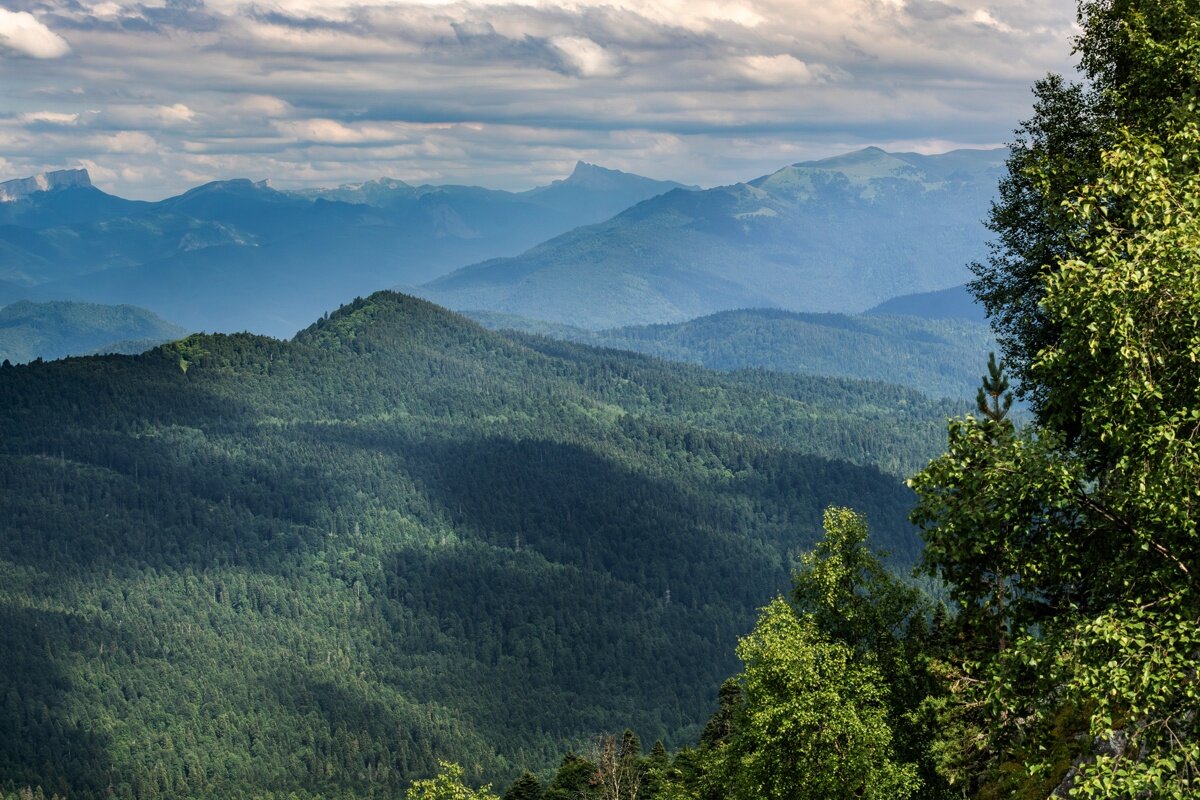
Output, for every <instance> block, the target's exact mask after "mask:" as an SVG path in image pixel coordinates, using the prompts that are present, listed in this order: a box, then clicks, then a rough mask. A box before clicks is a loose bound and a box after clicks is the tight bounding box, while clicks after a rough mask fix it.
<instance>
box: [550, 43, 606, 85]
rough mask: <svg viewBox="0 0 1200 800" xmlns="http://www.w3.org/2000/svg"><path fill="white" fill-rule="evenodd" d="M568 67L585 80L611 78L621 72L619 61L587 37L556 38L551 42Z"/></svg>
mask: <svg viewBox="0 0 1200 800" xmlns="http://www.w3.org/2000/svg"><path fill="white" fill-rule="evenodd" d="M550 44H551V45H552V46H553V47H554V49H556V50H558V52H559V53H561V54H562V58H563V62H564V63H565V64H566V65H567V67H568V68H569V69H570V70H571V71H572V72H574V73H575V74H576V75H579V76H580V77H583V78H595V77H611V76H613V75H616V74H618V73H619V72H620V67H619V65H618V64H617V60H616V59H615V58H614V57H613V56H612V54H611V53H609V52H608V51H607V50H605V49H604V48H603V47H601V46H600V45H598V44H596V43H595V42H593V41H592V40H591V39H589V38H587V37H586V36H556V37H554V38H553V39H551V40H550Z"/></svg>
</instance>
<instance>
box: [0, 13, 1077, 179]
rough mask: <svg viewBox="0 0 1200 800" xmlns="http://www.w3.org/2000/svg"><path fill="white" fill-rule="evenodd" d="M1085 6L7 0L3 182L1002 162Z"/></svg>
mask: <svg viewBox="0 0 1200 800" xmlns="http://www.w3.org/2000/svg"><path fill="white" fill-rule="evenodd" d="M1074 11H1075V3H1074V0H994V2H981V0H745V1H744V2H725V1H724V0H608V2H588V1H587V0H515V1H513V0H509V1H506V2H497V1H496V0H475V1H474V2H457V1H456V0H449V1H446V2H443V1H442V0H367V1H366V2H356V1H355V0H332V2H316V1H315V0H277V1H276V2H241V1H240V0H166V2H148V3H129V2H118V0H104V2H98V3H92V2H79V1H78V0H0V180H4V179H8V178H16V177H23V176H27V175H31V174H34V173H37V172H40V171H43V170H47V169H57V168H67V167H86V168H87V169H88V170H89V171H90V173H91V176H92V179H93V181H94V182H95V183H96V184H97V185H98V186H100V187H101V188H103V189H105V190H106V191H110V192H113V193H116V194H120V195H122V196H125V197H133V198H142V199H157V198H162V197H166V196H169V195H172V194H176V193H179V192H181V191H183V190H185V189H187V188H189V187H191V186H195V185H197V184H199V183H203V182H206V181H210V180H218V179H225V178H233V177H246V178H251V179H253V180H262V179H268V180H270V181H271V183H272V185H274V186H277V187H279V188H299V187H306V186H333V185H338V184H342V183H348V182H357V181H362V180H366V179H370V178H375V177H379V176H388V177H394V178H400V179H402V180H406V181H409V182H410V183H465V184H475V185H481V186H488V187H493V188H501V189H512V190H520V189H526V188H530V187H533V186H536V185H541V184H545V183H548V182H549V181H551V180H554V179H557V178H562V177H564V176H566V175H567V174H569V173H570V171H571V169H572V167H573V166H574V164H575V162H576V161H577V160H584V161H588V162H591V163H596V164H601V165H603V166H607V167H611V168H614V169H622V170H626V171H629V172H636V173H638V174H642V175H648V176H650V177H654V178H663V179H674V180H679V181H682V182H685V183H689V184H700V185H704V186H713V185H719V184H727V183H733V182H736V181H739V180H749V179H751V178H754V177H756V176H758V175H762V174H766V173H769V172H773V171H774V170H776V169H778V168H780V167H782V166H784V165H786V164H790V163H794V162H796V161H802V160H808V159H813V158H821V157H825V156H830V155H836V154H838V153H842V152H847V151H850V150H855V149H859V148H861V147H865V146H868V145H876V146H880V147H883V148H885V149H888V150H915V151H919V152H925V153H934V152H943V151H946V150H950V149H954V148H957V147H995V146H999V145H1002V144H1003V143H1004V142H1006V141H1008V140H1009V138H1011V131H1012V129H1013V128H1014V127H1015V126H1016V125H1017V124H1018V123H1019V121H1020V120H1021V119H1022V118H1024V117H1026V116H1028V113H1029V109H1030V99H1031V95H1030V85H1031V84H1032V83H1033V81H1035V80H1036V79H1037V78H1039V77H1041V76H1042V75H1045V74H1046V73H1047V72H1066V73H1070V72H1071V71H1072V68H1073V63H1074V62H1073V59H1072V57H1071V52H1070V51H1071V39H1072V37H1073V36H1074V35H1075V33H1076V32H1077V28H1076V26H1075V13H1074Z"/></svg>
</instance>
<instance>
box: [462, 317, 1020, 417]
mask: <svg viewBox="0 0 1200 800" xmlns="http://www.w3.org/2000/svg"><path fill="white" fill-rule="evenodd" d="M914 310H919V309H917V308H914ZM470 316H471V317H472V318H473V319H475V320H476V321H478V322H479V323H480V324H482V325H485V326H487V327H489V328H493V329H499V330H503V329H512V330H519V331H525V332H529V333H536V334H540V335H543V336H550V337H553V338H555V339H565V340H568V341H572V342H580V343H582V344H588V345H593V346H596V347H610V348H616V349H618V350H633V351H635V352H638V353H646V354H648V355H653V356H658V357H659V358H664V359H669V360H671V361H687V362H691V363H694V364H701V365H703V366H705V367H708V368H709V369H719V370H740V369H766V370H773V371H777V372H789V373H801V374H806V375H825V376H831V377H838V378H854V379H858V380H873V381H883V382H886V383H895V384H900V385H901V386H906V387H908V388H910V389H915V390H917V391H920V392H924V393H925V394H927V395H929V396H931V397H970V396H971V395H972V394H973V393H974V392H975V390H976V388H978V385H979V372H980V369H981V368H980V357H981V354H986V353H987V352H989V351H993V350H996V349H997V346H996V341H995V338H994V336H993V335H992V332H991V330H990V329H989V328H988V327H987V326H986V325H984V324H981V323H980V322H978V321H976V320H973V319H969V318H967V319H963V318H955V317H954V316H950V315H946V316H941V317H936V318H928V317H925V316H923V315H920V314H916V315H900V314H881V313H874V312H872V313H870V314H853V315H851V314H806V313H798V312H794V311H783V310H780V309H741V310H736V311H720V312H718V313H716V314H710V315H708V316H704V317H698V318H697V319H692V320H688V321H687V322H678V323H675V324H671V325H633V326H629V327H624V328H609V329H607V330H602V331H591V330H587V329H585V328H579V327H576V326H573V325H561V324H558V323H553V322H544V321H541V320H534V319H530V318H528V317H518V316H514V315H511V314H498V313H495V312H490V311H477V312H473V313H471V314H470Z"/></svg>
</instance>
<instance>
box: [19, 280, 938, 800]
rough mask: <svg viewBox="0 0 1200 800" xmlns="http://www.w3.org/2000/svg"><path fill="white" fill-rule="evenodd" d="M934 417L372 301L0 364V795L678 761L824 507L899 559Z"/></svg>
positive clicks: (382, 298) (147, 792)
mask: <svg viewBox="0 0 1200 800" xmlns="http://www.w3.org/2000/svg"><path fill="white" fill-rule="evenodd" d="M954 410H955V409H954V408H953V407H951V406H948V405H945V404H935V403H931V402H930V401H927V400H924V399H923V398H922V397H921V396H920V395H918V394H916V393H913V392H909V391H906V390H903V389H900V388H897V387H889V386H882V385H877V384H858V383H854V382H848V381H832V380H822V379H816V378H811V377H805V376H786V375H778V374H773V373H763V372H746V373H736V374H732V375H722V374H717V373H710V372H706V371H704V370H702V369H700V368H696V367H689V366H683V365H669V364H666V363H664V362H658V361H655V360H653V359H649V358H646V357H643V356H636V355H632V354H622V353H616V352H611V351H599V350H594V349H590V348H587V347H583V346H579V345H573V344H566V343H559V342H554V341H551V340H547V339H540V338H537V337H528V336H523V335H516V334H513V335H501V334H497V333H491V332H488V331H485V330H484V329H482V328H480V327H478V326H477V325H475V324H473V323H470V322H468V321H467V320H465V319H463V318H462V317H459V316H457V315H453V314H450V313H448V312H445V311H444V310H441V309H438V308H437V307H435V306H432V305H429V304H427V303H425V302H423V301H418V300H415V299H412V298H408V297H404V296H402V295H396V294H389V293H381V294H378V295H375V296H372V297H371V298H369V299H367V300H361V301H357V302H355V303H354V304H352V305H350V306H347V307H345V308H343V309H341V310H340V311H338V312H336V313H335V314H333V315H331V316H329V317H328V318H326V319H322V320H321V321H319V322H318V323H317V324H315V325H313V326H312V327H310V328H308V329H306V330H305V331H303V332H302V333H301V334H299V335H298V336H297V337H296V338H295V340H294V341H290V342H283V341H277V340H273V339H267V338H262V337H255V336H251V335H246V334H241V335H234V336H225V335H208V336H192V337H189V338H187V339H184V340H182V341H180V342H177V343H174V344H170V345H166V346H163V347H160V348H158V349H156V350H154V351H151V352H150V353H147V354H145V355H143V356H137V357H123V356H108V357H92V358H73V359H67V360H64V361H59V362H53V363H45V364H34V365H28V366H18V367H7V368H4V369H3V371H2V372H0V507H3V508H4V509H5V521H4V533H5V535H4V536H3V537H0V548H2V550H0V614H2V615H3V620H2V624H0V665H3V668H2V669H0V718H2V719H3V720H4V722H3V729H4V730H5V731H6V732H7V734H8V735H6V736H4V737H3V738H2V739H0V776H3V780H4V782H5V785H4V786H3V787H0V789H12V790H15V789H17V788H19V787H21V786H26V785H32V786H38V785H40V786H42V787H44V789H45V790H46V791H48V792H54V791H56V792H59V793H60V794H66V795H69V796H70V797H79V798H92V797H102V796H107V795H108V794H110V793H111V794H114V795H115V796H119V797H138V798H151V797H180V796H188V797H237V796H264V795H268V794H271V793H278V794H280V795H283V794H287V793H288V792H297V793H299V794H302V795H304V794H310V793H323V794H337V793H340V792H352V793H354V795H355V796H394V795H395V794H396V792H397V791H400V790H401V789H402V788H403V786H404V785H406V784H407V783H408V782H409V781H410V780H411V779H413V778H414V777H418V776H420V775H423V774H428V773H430V772H432V771H433V769H434V768H435V766H436V759H437V758H453V759H456V760H459V761H461V762H462V763H464V764H467V765H469V766H468V775H469V777H470V778H471V779H472V780H480V779H483V778H485V777H491V778H495V779H504V780H508V779H511V778H513V777H515V776H516V774H517V770H518V768H519V767H525V766H538V767H541V768H545V767H549V766H551V765H552V764H553V763H555V762H557V760H558V755H559V753H560V752H561V748H562V747H563V746H564V743H570V742H582V741H584V740H586V739H587V738H589V737H590V736H591V735H592V734H594V733H595V732H596V731H598V730H603V729H606V728H613V727H615V726H624V725H627V724H628V725H632V726H634V727H635V728H636V729H637V730H638V731H639V732H641V734H642V735H643V736H644V737H646V738H647V739H648V740H652V739H654V738H663V739H664V740H665V741H667V743H668V744H677V743H682V742H686V741H689V740H691V739H693V738H694V737H695V735H696V734H697V733H698V732H699V730H700V727H701V726H702V724H703V723H704V721H705V720H706V719H707V717H708V715H709V714H710V712H711V711H712V710H713V708H714V704H715V702H716V697H715V692H716V687H717V686H718V685H719V684H720V682H721V680H722V678H723V677H724V676H725V675H727V674H729V673H730V672H731V670H732V668H733V666H734V662H733V650H732V647H733V644H734V642H735V640H736V637H737V636H738V635H739V634H742V633H744V632H745V631H746V630H748V629H749V626H750V625H751V623H752V621H753V618H754V610H755V609H756V608H757V607H758V606H759V605H761V604H762V602H763V601H764V599H765V598H767V597H769V596H770V595H771V594H772V593H773V592H775V591H777V590H779V589H780V588H781V587H784V586H786V585H787V582H788V573H789V569H790V566H791V564H792V560H793V558H794V556H795V554H796V553H797V552H798V551H799V549H800V548H806V547H807V546H809V545H810V544H811V543H812V542H813V541H815V539H816V538H817V536H818V535H819V529H820V515H821V510H822V509H823V508H824V507H825V506H826V505H828V504H830V503H841V504H853V505H854V506H855V507H857V508H860V509H862V510H864V511H865V512H866V514H867V515H868V516H869V518H870V519H871V521H872V524H873V525H874V530H875V532H876V535H877V536H876V538H877V542H878V543H880V544H882V545H883V546H885V547H887V548H890V549H891V550H893V551H894V552H895V554H896V558H897V559H898V560H899V561H900V562H901V563H903V562H910V563H911V561H912V559H914V558H915V557H916V540H915V538H914V536H913V534H912V531H911V529H910V527H909V525H908V523H907V522H906V521H905V518H904V517H905V514H906V511H907V508H908V507H909V505H910V504H911V495H910V493H909V490H907V489H906V488H905V487H903V485H902V484H901V481H900V477H899V476H901V475H903V474H907V473H908V472H911V471H912V470H913V469H914V468H916V467H918V466H920V465H923V464H924V463H926V462H927V461H928V458H929V457H930V455H931V454H933V453H934V452H936V451H937V450H938V449H940V447H941V446H942V440H941V436H942V433H941V431H942V424H941V420H942V419H943V418H944V417H945V416H946V415H947V414H948V413H951V412H953V411H954Z"/></svg>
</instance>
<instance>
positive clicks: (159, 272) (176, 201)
mask: <svg viewBox="0 0 1200 800" xmlns="http://www.w3.org/2000/svg"><path fill="white" fill-rule="evenodd" d="M5 186H9V187H11V188H10V189H9V190H8V194H9V195H10V199H9V201H8V202H4V203H0V302H3V301H11V300H14V299H21V298H27V299H35V300H82V301H88V302H95V303H131V304H135V305H139V306H143V307H145V308H148V309H150V310H152V311H154V312H156V313H159V314H161V315H162V316H164V317H166V318H168V319H171V320H173V321H175V322H178V323H180V324H182V325H185V326H186V327H188V328H190V329H193V330H200V329H203V330H225V331H229V330H243V329H245V330H252V331H256V332H261V333H269V334H273V335H276V336H290V335H291V334H292V333H294V332H295V331H296V330H298V329H299V328H300V327H303V325H305V324H306V322H307V321H308V320H310V319H312V318H313V317H315V316H318V315H319V314H321V313H323V312H325V311H328V310H329V309H330V308H335V307H337V305H338V304H339V303H341V302H342V301H344V300H346V299H348V298H351V297H354V296H355V295H365V294H369V293H370V292H372V291H374V290H376V289H380V288H384V287H387V286H390V285H393V284H396V283H419V282H421V281H424V280H428V279H430V278H433V277H436V276H438V275H440V274H442V273H444V272H446V271H449V270H451V269H453V268H455V267H458V266H462V265H463V264H469V263H471V262H473V261H477V260H479V259H481V258H486V257H491V256H495V255H498V254H516V253H518V252H520V251H522V250H524V249H526V248H528V247H530V246H532V245H534V244H536V243H537V242H539V241H541V240H543V239H546V238H548V237H551V236H554V235H556V234H558V233H561V232H563V231H566V230H569V229H571V228H574V227H576V226H579V225H583V224H587V223H592V222H597V221H600V220H603V219H605V218H607V217H609V216H611V215H612V214H615V213H616V212H618V211H620V210H621V209H623V208H625V207H626V206H628V205H629V204H630V203H633V202H637V201H638V200H642V199H645V198H647V197H650V196H652V195H654V194H658V193H661V192H664V191H668V190H671V189H674V188H678V187H680V186H681V184H677V183H672V182H667V181H653V180H650V179H647V178H643V177H640V176H635V175H627V174H625V173H621V172H617V171H615V170H606V169H603V168H601V167H596V166H593V165H589V164H583V163H580V164H579V165H578V166H577V167H576V169H575V172H574V173H573V174H572V175H571V176H570V177H568V178H567V179H565V180H562V181H556V182H555V183H553V184H551V185H549V186H545V187H541V188H540V189H534V190H531V191H528V192H521V193H513V192H504V191H495V190H489V189H481V188H478V187H470V186H417V187H414V186H409V185H407V184H404V183H403V182H400V181H382V180H381V181H376V182H372V183H369V184H361V185H356V186H352V187H342V188H340V189H335V190H328V191H326V192H307V193H305V192H301V193H287V192H279V191H276V190H274V189H272V188H271V187H270V186H269V185H267V184H266V183H265V182H252V181H249V180H229V181H219V182H216V183H210V184H206V185H204V186H199V187H197V188H195V189H192V190H191V191H188V192H185V193H184V194H182V195H179V196H177V197H171V198H167V199H166V200H162V201H159V202H154V203H150V202H135V201H128V200H123V199H121V198H118V197H114V196H112V195H108V194H105V193H104V192H102V191H100V190H99V189H96V188H95V187H93V186H91V184H90V181H89V180H88V179H87V175H86V173H83V172H82V171H78V170H76V171H72V172H70V173H69V175H67V174H65V173H61V172H60V173H50V174H49V175H47V176H39V177H35V178H33V179H29V180H24V181H11V182H9V183H7V184H5ZM31 187H32V188H31Z"/></svg>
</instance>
